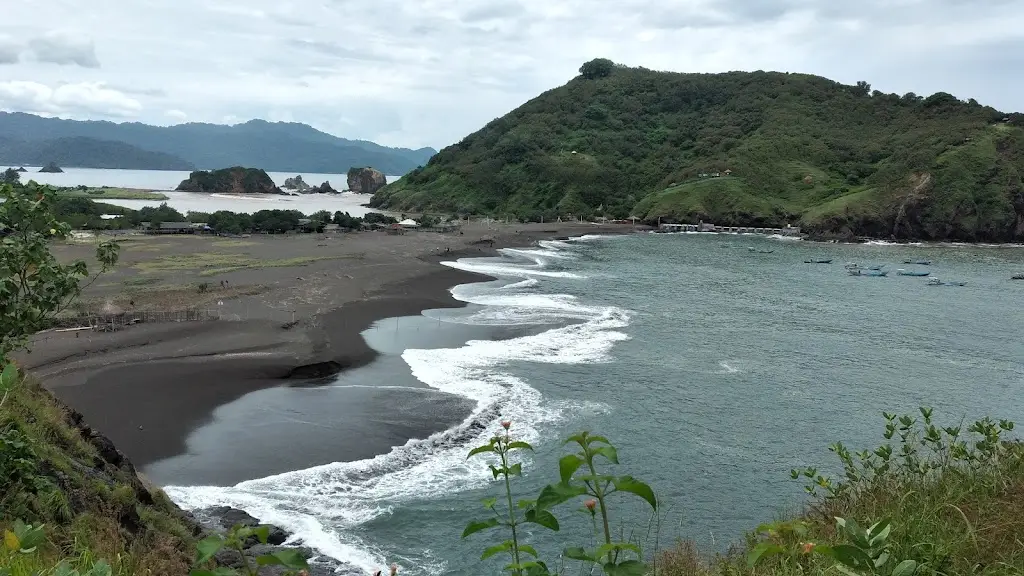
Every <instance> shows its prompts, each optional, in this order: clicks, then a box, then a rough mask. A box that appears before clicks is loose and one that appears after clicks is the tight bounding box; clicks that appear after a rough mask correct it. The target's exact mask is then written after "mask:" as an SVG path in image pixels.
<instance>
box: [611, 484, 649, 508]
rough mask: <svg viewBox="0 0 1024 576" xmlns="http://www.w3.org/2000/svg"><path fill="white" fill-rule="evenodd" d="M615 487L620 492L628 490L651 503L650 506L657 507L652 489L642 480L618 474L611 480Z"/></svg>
mask: <svg viewBox="0 0 1024 576" xmlns="http://www.w3.org/2000/svg"><path fill="white" fill-rule="evenodd" d="M612 484H614V485H615V489H616V490H619V491H621V492H629V493H631V494H636V495H637V496H639V497H641V498H643V499H644V500H646V501H647V503H648V504H650V505H651V508H654V509H655V510H657V509H658V499H657V498H656V497H655V496H654V490H652V489H651V487H650V486H648V485H647V484H644V483H643V482H641V481H639V480H637V479H636V478H633V477H632V476H619V477H618V478H615V479H613V480H612Z"/></svg>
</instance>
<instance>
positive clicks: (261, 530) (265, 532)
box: [252, 525, 270, 544]
mask: <svg viewBox="0 0 1024 576" xmlns="http://www.w3.org/2000/svg"><path fill="white" fill-rule="evenodd" d="M252 534H253V536H255V537H256V539H257V540H259V541H260V544H266V543H267V539H268V538H270V526H266V525H263V526H257V527H255V528H253V529H252Z"/></svg>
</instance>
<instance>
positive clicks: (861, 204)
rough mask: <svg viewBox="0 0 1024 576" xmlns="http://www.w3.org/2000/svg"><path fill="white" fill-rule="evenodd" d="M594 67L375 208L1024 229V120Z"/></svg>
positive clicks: (829, 228)
mask: <svg viewBox="0 0 1024 576" xmlns="http://www.w3.org/2000/svg"><path fill="white" fill-rule="evenodd" d="M581 71H584V72H585V74H583V75H581V76H579V77H577V78H575V79H574V80H572V81H571V82H569V83H568V84H566V85H564V86H561V87H559V88H555V89H553V90H549V91H548V92H545V93H543V94H541V95H540V96H538V97H537V98H535V99H533V100H531V101H529V102H527V103H526V104H524V105H523V106H521V107H519V108H517V109H516V110H514V111H512V112H511V113H509V114H507V115H506V116H504V117H502V118H498V119H496V120H493V121H492V122H490V123H488V124H487V125H486V126H484V128H483V129H481V130H479V131H478V132H475V133H473V134H471V135H469V136H467V137H466V138H464V139H463V140H462V141H461V142H459V143H458V144H455V145H453V146H449V147H448V148H445V149H444V150H442V151H441V152H439V153H438V154H437V155H436V156H434V157H433V158H432V159H431V160H430V162H429V163H428V164H427V165H426V166H424V167H423V168H420V169H417V170H414V171H412V172H410V173H409V174H408V175H406V176H405V177H404V178H403V179H402V180H400V181H398V182H396V183H394V184H391V185H389V186H387V187H385V188H384V189H383V190H381V191H379V192H378V193H377V194H376V195H375V196H374V198H373V200H372V202H371V204H372V205H374V206H377V207H387V208H393V209H401V210H415V209H430V210H443V211H451V212H461V213H502V214H513V215H516V216H518V217H520V218H522V219H531V220H535V219H539V218H541V217H544V218H545V219H550V218H554V217H557V216H566V215H568V214H570V213H571V214H573V215H596V214H598V213H603V214H604V215H606V216H610V217H627V216H637V217H640V218H643V219H645V220H648V221H656V220H657V219H658V218H659V217H660V218H662V219H668V220H670V221H671V220H676V221H694V222H695V221H697V220H699V219H703V220H705V221H710V222H714V223H717V224H722V225H755V224H757V225H772V226H781V225H784V224H787V223H789V224H797V225H802V226H803V227H804V228H806V229H808V230H810V231H811V232H813V233H817V234H821V235H837V236H850V235H868V236H881V237H889V236H895V237H899V238H924V239H958V240H968V241H970V240H975V241H1009V240H1020V239H1024V185H1022V183H1021V174H1022V173H1024V130H1022V129H1021V126H1022V125H1024V115H1020V114H1005V113H1002V112H999V111H997V110H995V109H993V108H991V107H987V106H983V105H981V104H978V103H977V102H975V101H974V100H969V101H967V102H963V101H960V100H958V99H957V98H955V97H954V96H952V95H950V94H946V93H942V92H940V93H937V94H934V95H932V96H929V97H927V98H923V97H920V96H917V95H915V94H905V95H903V96H899V95H896V94H883V93H881V92H878V91H872V90H871V87H870V85H868V84H867V83H864V82H860V83H858V84H857V85H856V86H847V85H843V84H839V83H837V82H833V81H831V80H828V79H825V78H820V77H817V76H810V75H805V74H787V73H778V72H729V73H724V74H679V73H668V72H654V71H651V70H646V69H637V68H625V67H620V66H615V65H612V64H611V63H610V62H608V61H606V60H597V61H593V62H589V63H587V64H586V65H584V68H581ZM727 170H728V171H729V172H728V174H729V176H722V177H718V178H716V177H713V176H706V177H701V176H700V175H701V174H714V173H720V174H725V173H726V171H727Z"/></svg>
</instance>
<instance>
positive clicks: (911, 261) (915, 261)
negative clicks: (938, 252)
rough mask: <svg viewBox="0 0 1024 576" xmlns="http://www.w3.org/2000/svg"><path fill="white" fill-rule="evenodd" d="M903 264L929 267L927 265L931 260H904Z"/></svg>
mask: <svg viewBox="0 0 1024 576" xmlns="http://www.w3.org/2000/svg"><path fill="white" fill-rule="evenodd" d="M903 263H904V264H919V265H921V266H929V265H931V263H932V261H931V260H904V261H903Z"/></svg>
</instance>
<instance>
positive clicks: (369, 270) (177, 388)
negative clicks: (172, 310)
mask: <svg viewBox="0 0 1024 576" xmlns="http://www.w3.org/2000/svg"><path fill="white" fill-rule="evenodd" d="M463 230H464V233H463V234H451V233H449V234H439V233H432V232H414V233H410V234H406V235H402V236H391V235H386V234H383V233H360V234H350V235H341V236H337V237H333V238H331V237H320V236H318V235H298V236H289V237H273V236H270V237H268V236H262V237H258V236H254V237H252V238H250V239H245V240H244V241H243V242H240V243H237V244H236V245H234V246H232V245H231V244H224V243H222V242H221V241H219V240H212V239H209V238H191V237H189V238H169V237H163V238H153V237H149V238H148V239H139V240H137V241H136V242H135V243H134V244H132V245H126V248H125V249H123V254H122V260H123V261H124V264H125V265H124V266H119V268H118V270H117V271H116V272H115V273H114V274H113V275H112V280H113V282H107V283H100V284H98V285H96V286H94V287H93V288H91V289H90V292H88V293H87V296H90V295H91V296H92V297H93V298H100V299H104V298H105V299H108V301H110V300H113V301H114V302H118V303H121V302H126V301H127V300H128V298H127V296H126V295H125V294H124V292H123V290H124V288H123V286H122V284H121V283H122V282H123V283H124V285H129V282H130V281H132V280H134V279H139V278H157V279H158V280H159V282H160V283H161V284H159V286H164V285H167V284H172V285H183V284H184V285H187V284H188V283H195V282H207V281H209V282H210V283H211V284H212V285H213V287H212V288H211V291H210V293H209V294H206V295H204V297H207V301H206V302H204V303H203V304H202V305H203V306H206V307H210V306H214V304H215V305H216V306H214V307H216V308H217V309H218V311H219V312H220V313H221V315H222V318H224V319H223V320H221V321H216V322H206V323H195V322H193V323H180V324H176V323H166V324H142V325H136V326H131V327H128V328H126V329H125V330H122V331H119V332H114V333H101V332H92V331H84V332H81V333H77V334H76V333H55V332H50V333H44V334H40V335H37V337H36V338H35V339H34V340H35V344H34V349H33V353H32V354H31V355H27V356H23V357H22V358H21V361H22V363H23V365H24V366H25V367H26V368H27V369H29V370H30V371H31V372H32V373H33V374H35V375H36V376H37V377H38V378H40V379H41V380H42V381H43V383H44V384H45V385H46V386H47V387H48V388H50V389H51V390H52V391H53V392H54V393H55V394H56V395H57V396H58V397H59V398H60V399H62V400H63V401H65V402H67V403H68V404H69V405H70V406H72V407H73V408H75V409H77V410H79V411H80V412H82V413H83V414H84V415H85V418H86V421H87V422H88V423H89V424H90V425H92V426H93V427H95V428H96V429H97V430H99V431H100V432H101V433H103V434H105V435H107V436H108V437H110V439H111V440H113V442H114V443H115V445H116V446H117V447H118V448H119V449H120V450H122V451H123V452H124V453H125V454H127V455H128V456H129V457H130V458H131V459H132V460H133V461H134V462H135V463H136V464H137V465H139V466H140V467H146V466H147V465H151V464H153V463H156V462H158V461H161V460H166V459H167V458H170V457H173V456H176V455H181V454H184V453H185V452H186V450H187V445H186V439H187V438H188V436H189V434H190V433H191V432H192V431H194V430H197V429H198V428H199V427H201V426H202V425H203V424H204V423H207V422H209V421H210V420H211V416H212V414H213V413H214V411H215V410H216V409H217V408H218V407H221V406H225V405H226V404H229V403H231V402H233V401H235V400H238V399H239V398H241V397H243V396H245V395H246V394H249V393H251V392H255V391H259V390H266V389H269V388H274V387H278V386H293V387H294V386H309V385H317V384H323V383H324V382H332V381H333V380H334V379H333V378H331V379H325V378H313V379H309V378H307V379H295V378H287V377H288V376H289V375H290V374H292V373H293V371H294V370H296V369H301V368H302V367H306V366H314V367H318V368H323V367H324V366H328V367H330V368H331V370H330V371H331V372H332V373H333V372H337V371H338V370H346V369H353V370H354V369H357V368H359V367H362V366H366V365H367V364H368V363H369V362H371V361H373V360H374V359H375V358H376V357H377V353H376V352H375V351H374V350H373V349H372V348H370V347H369V346H368V345H367V343H366V342H365V341H364V339H363V337H362V336H361V333H362V332H363V331H364V330H366V329H367V328H368V327H370V326H371V325H372V324H373V323H374V322H375V321H377V320H380V319H383V318H391V317H400V316H409V315H418V314H419V313H420V312H421V311H422V310H424V309H430V308H450V307H458V306H462V305H463V304H462V303H461V302H458V301H456V300H454V299H453V298H452V297H451V295H450V293H449V289H450V288H451V287H452V286H455V285H457V284H463V283H467V282H474V281H480V280H484V279H486V278H485V277H483V276H479V275H476V274H470V273H466V272H462V271H458V270H455V269H451V268H447V267H441V266H438V265H437V262H439V261H442V260H455V259H457V258H459V257H463V256H470V257H473V256H488V255H493V254H494V249H496V248H500V247H503V246H524V245H529V244H530V243H532V242H534V241H536V240H538V239H542V238H550V237H558V236H576V235H582V234H596V233H629V232H630V231H632V230H633V228H632V227H627V226H592V225H581V224H574V223H566V224H548V225H502V224H493V223H469V224H467V225H466V226H464V228H463ZM89 250H91V247H89V246H86V247H81V246H70V247H68V248H67V250H66V251H67V254H64V257H67V258H80V257H83V256H85V255H87V254H88V251H89ZM125 250H128V251H127V252H126V251H125ZM211 251H213V252H219V253H224V252H237V253H239V255H240V256H244V257H248V258H252V257H257V258H258V257H261V256H264V255H265V257H267V258H273V259H287V258H292V257H295V256H304V255H310V254H312V255H317V256H326V257H328V258H333V259H327V260H320V261H315V262H311V263H308V264H305V265H302V266H295V267H267V268H245V269H240V270H237V271H232V272H225V273H223V274H220V275H217V276H213V277H208V276H205V275H202V274H200V273H199V272H201V270H199V269H196V270H180V269H171V270H166V271H161V270H159V269H158V270H155V271H154V270H143V271H142V275H141V276H140V272H139V270H140V268H139V266H140V264H139V263H142V264H145V263H146V262H149V261H152V260H153V259H154V258H161V257H166V256H167V255H185V256H187V255H189V254H195V253H204V252H211ZM219 280H225V281H227V282H230V283H231V287H232V290H238V289H241V290H243V291H244V290H245V288H246V287H247V286H257V285H258V286H259V287H261V290H259V291H258V292H257V293H255V294H252V295H246V294H241V295H239V294H237V293H235V292H234V291H227V292H224V296H223V301H222V302H217V300H218V299H219V298H221V297H220V296H218V293H219V292H218V284H219V282H218V281H219ZM104 286H106V288H104ZM155 288H156V287H154V289H153V290H152V293H151V294H147V292H150V290H151V289H150V288H149V287H148V286H147V287H144V288H142V289H140V291H137V292H135V296H134V298H135V299H140V298H147V297H150V296H154V295H155V296H156V297H157V300H156V303H155V304H154V305H159V296H160V293H159V292H158V291H157V290H156V289H155ZM177 294H178V295H179V296H180V295H184V297H185V298H198V296H197V295H195V294H194V293H193V295H192V296H191V297H190V296H189V295H188V294H189V292H188V291H184V292H181V291H179V292H178V293H177ZM398 361H400V358H399V359H398ZM325 363H333V364H326V365H325ZM396 370H397V368H396ZM404 370H407V368H405V369H403V372H404ZM396 374H397V372H396ZM312 375H320V376H322V375H323V374H320V373H318V372H317V371H316V370H314V371H313V373H312ZM403 377H404V378H405V379H406V381H411V380H412V377H411V376H410V375H409V374H408V372H404V376H403ZM384 384H386V383H384ZM266 392H267V393H271V392H273V391H272V390H266ZM351 394H352V396H351V398H353V404H352V405H351V406H350V408H351V409H350V410H348V411H347V412H348V414H349V415H350V416H351V415H352V414H353V413H354V412H362V413H364V416H365V417H366V421H367V422H370V423H372V424H373V425H374V426H375V428H372V434H371V433H364V434H357V433H356V431H358V430H359V427H358V426H357V427H355V428H352V429H351V430H350V431H351V432H352V433H351V434H348V435H347V436H345V435H342V436H344V437H343V438H340V439H338V438H337V437H335V440H334V441H338V442H343V443H345V446H341V447H340V448H339V454H338V455H339V458H338V459H339V460H341V459H342V458H340V456H342V455H347V456H348V457H350V458H352V459H355V458H362V457H368V456H371V455H373V454H378V453H384V452H387V451H388V450H389V449H390V447H391V446H394V445H399V444H404V443H405V441H406V440H408V439H409V438H423V437H425V436H427V435H429V434H430V433H432V432H436V431H440V430H443V429H445V428H447V427H448V426H449V425H450V424H452V423H454V422H456V421H458V420H461V418H462V417H463V416H464V414H465V411H466V410H467V409H468V407H467V406H465V405H464V403H463V404H460V402H461V399H453V398H452V397H450V396H447V395H439V394H435V395H434V397H427V396H423V394H420V396H419V399H414V398H413V396H409V395H408V394H407V395H405V396H403V398H402V399H400V400H399V399H397V398H396V397H393V396H388V397H387V398H388V400H387V401H383V400H382V398H384V397H383V396H380V395H373V394H370V393H366V392H360V393H355V392H352V393H351ZM271 396H273V395H272V394H271ZM438 396H441V397H444V398H442V399H441V400H438ZM382 402H383V403H382ZM388 402H390V403H391V405H393V406H396V407H397V404H398V403H402V407H403V409H405V408H408V409H415V410H417V412H416V414H425V415H427V417H426V418H422V419H420V418H418V417H401V414H402V410H393V411H391V413H390V415H389V416H382V415H381V414H382V410H381V409H382V408H386V407H387V403H388ZM407 414H408V413H407ZM430 416H433V419H432V420H431V418H430ZM253 425H258V422H254V423H253ZM366 429H367V428H363V430H366ZM242 433H244V432H242ZM267 449H268V450H270V449H273V450H284V449H287V447H271V446H267ZM348 457H347V458H344V459H349V458H348ZM233 479H234V478H232V479H231V480H233ZM221 480H227V479H221Z"/></svg>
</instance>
